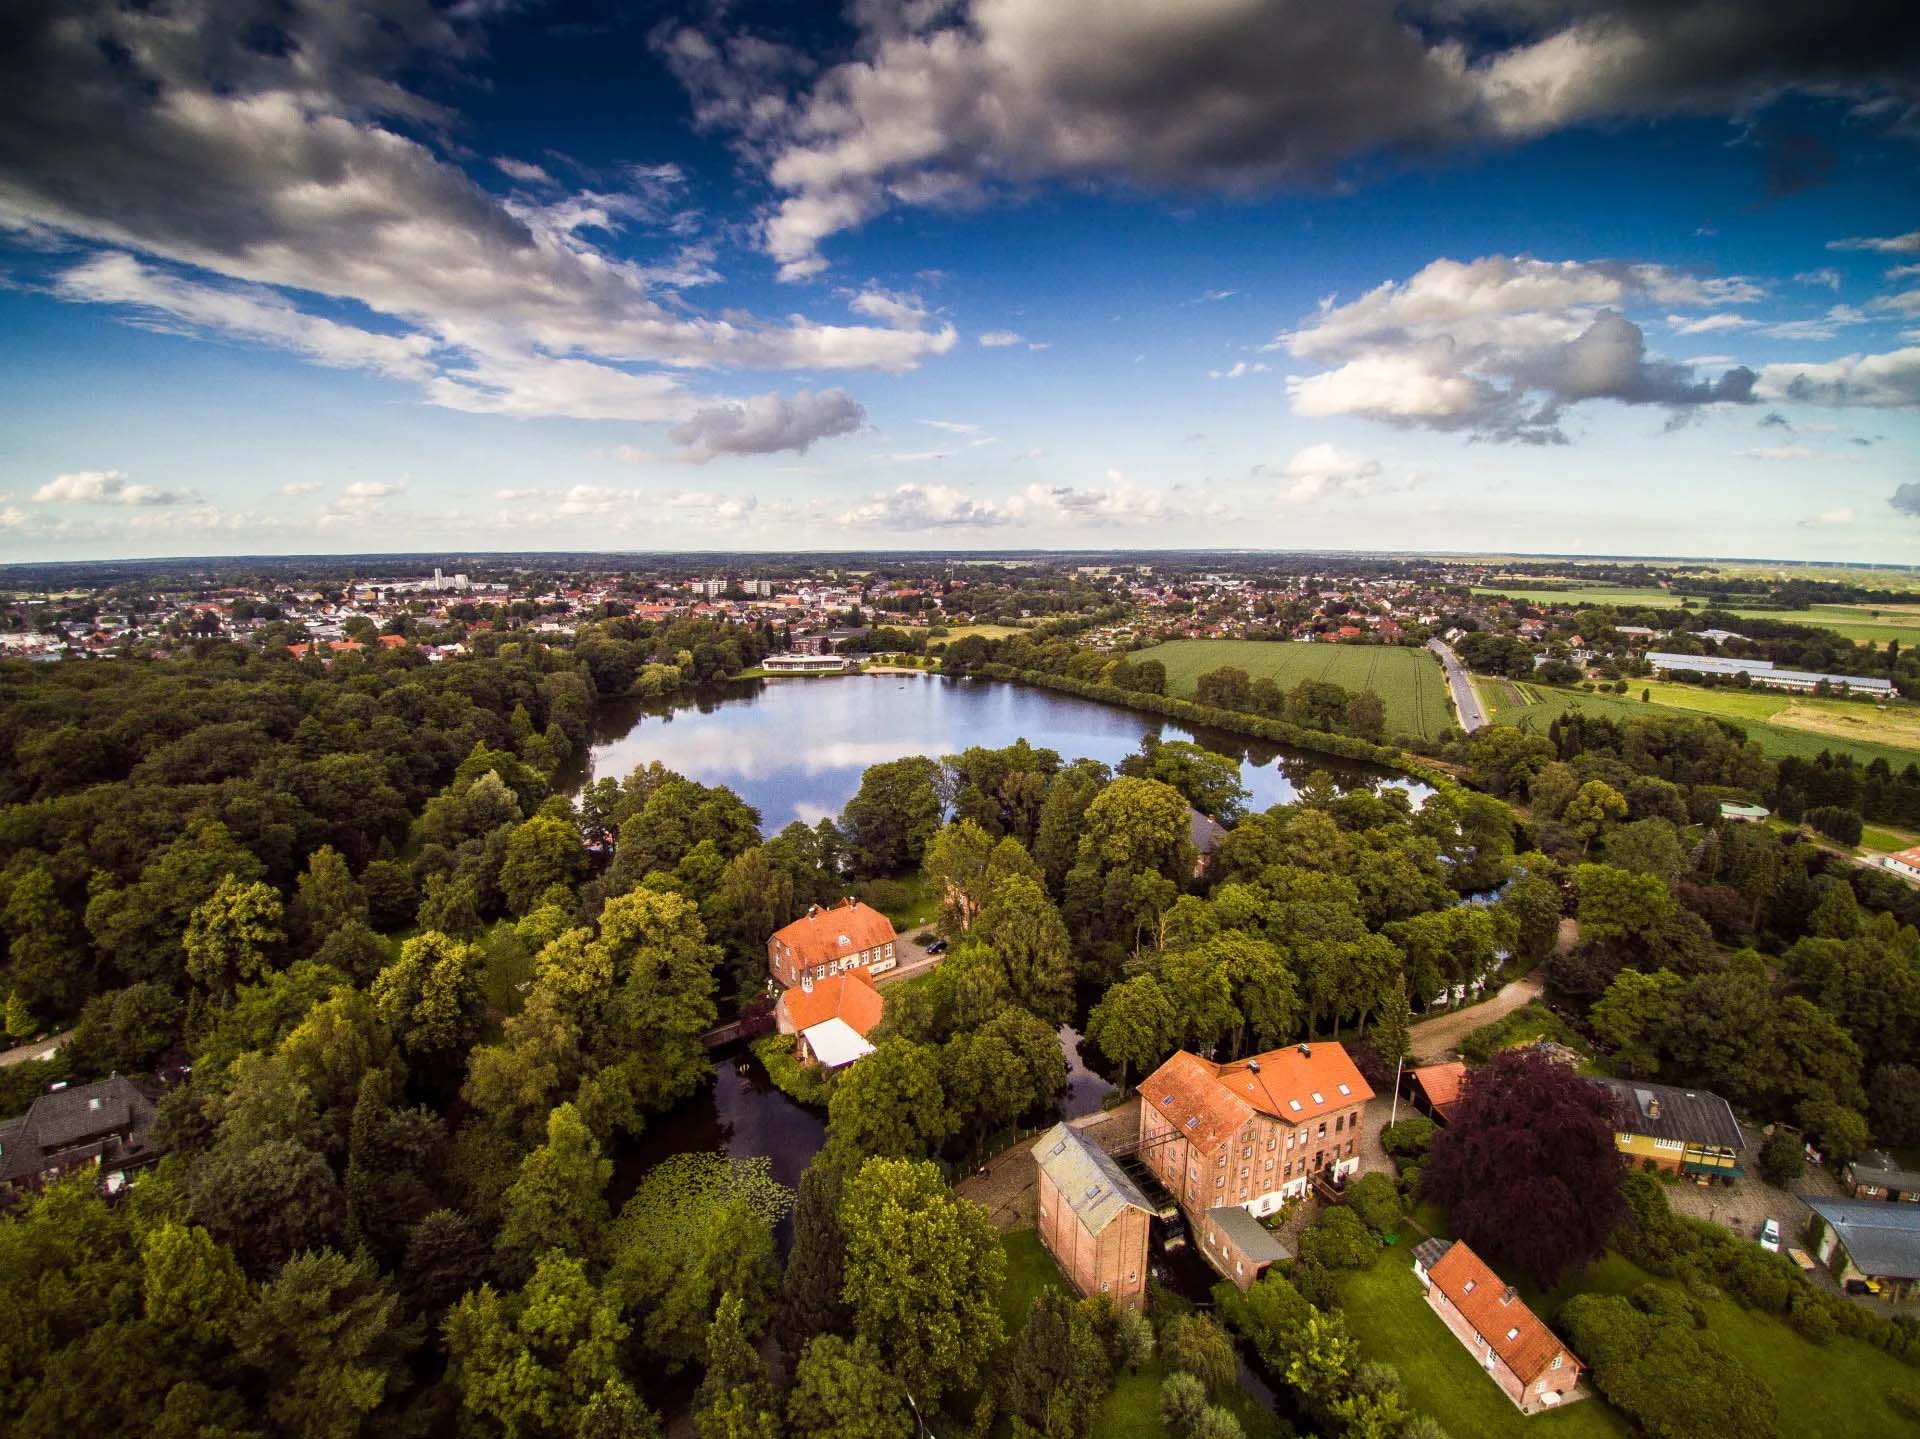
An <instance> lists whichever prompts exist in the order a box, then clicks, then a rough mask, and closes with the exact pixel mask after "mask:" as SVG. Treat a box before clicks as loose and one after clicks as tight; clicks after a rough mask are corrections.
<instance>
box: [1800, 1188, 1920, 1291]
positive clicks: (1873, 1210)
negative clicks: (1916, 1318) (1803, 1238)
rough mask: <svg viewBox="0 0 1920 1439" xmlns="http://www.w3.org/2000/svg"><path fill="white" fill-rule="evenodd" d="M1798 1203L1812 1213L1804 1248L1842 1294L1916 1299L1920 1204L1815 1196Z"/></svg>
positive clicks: (1919, 1275)
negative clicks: (1831, 1273) (1831, 1274)
mask: <svg viewBox="0 0 1920 1439" xmlns="http://www.w3.org/2000/svg"><path fill="white" fill-rule="evenodd" d="M1800 1198H1801V1199H1802V1200H1804V1201H1805V1202H1806V1206H1807V1208H1809V1209H1811V1210H1812V1211H1813V1218H1812V1219H1811V1220H1810V1221H1808V1224H1807V1240H1808V1244H1809V1247H1811V1248H1812V1250H1813V1253H1814V1257H1815V1258H1817V1259H1818V1260H1819V1261H1820V1262H1821V1263H1822V1264H1824V1265H1826V1266H1827V1268H1828V1269H1830V1270H1831V1271H1833V1276H1834V1278H1836V1279H1838V1280H1839V1281H1840V1287H1841V1288H1842V1289H1844V1290H1846V1291H1847V1293H1849V1294H1859V1293H1862V1292H1868V1293H1874V1294H1878V1295H1880V1296H1881V1297H1883V1298H1886V1299H1912V1298H1915V1297H1916V1296H1920V1204H1888V1203H1886V1202H1885V1201H1884V1200H1880V1199H1828V1198H1826V1197H1825V1196H1823V1195H1818V1194H1803V1195H1801V1196H1800Z"/></svg>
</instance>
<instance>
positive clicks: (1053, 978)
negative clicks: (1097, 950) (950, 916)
mask: <svg viewBox="0 0 1920 1439" xmlns="http://www.w3.org/2000/svg"><path fill="white" fill-rule="evenodd" d="M1003 843H1010V841H1003ZM991 895H992V897H991V898H990V899H988V901H987V902H986V904H985V905H984V906H983V907H982V908H981V910H980V917H979V924H978V928H977V934H978V937H979V938H980V940H981V942H982V943H984V944H986V945H987V946H988V947H989V948H991V949H992V950H993V952H994V954H995V955H997V956H998V957H999V960H1000V963H1001V966H1002V967H1003V969H1004V970H1005V973H1006V976H1007V988H1008V990H1009V991H1010V992H1011V994H1012V996H1013V1000H1014V1003H1016V1004H1018V1005H1020V1006H1022V1007H1023V1008H1025V1009H1028V1010H1031V1011H1032V1012H1033V1013H1034V1014H1037V1015H1039V1016H1040V1018H1042V1019H1044V1020H1047V1021H1048V1022H1050V1023H1052V1024H1056V1025H1057V1024H1064V1023H1065V1022H1066V1021H1067V1020H1068V1019H1069V1018H1070V1017H1071V1016H1072V1013H1073V952H1072V942H1071V941H1070V940H1069V938H1068V936H1067V926H1066V922H1065V921H1064V920H1062V919H1061V917H1060V911H1059V910H1058V909H1056V908H1054V905H1053V901H1052V900H1050V899H1048V898H1047V892H1046V890H1045V889H1043V888H1042V887H1041V886H1040V884H1039V882H1038V881H1037V880H1036V879H1034V878H1030V877H1028V876H1027V875H1024V874H1011V875H1004V876H1002V877H1000V878H999V879H998V880H997V881H996V882H995V883H994V887H993V889H992V891H991Z"/></svg>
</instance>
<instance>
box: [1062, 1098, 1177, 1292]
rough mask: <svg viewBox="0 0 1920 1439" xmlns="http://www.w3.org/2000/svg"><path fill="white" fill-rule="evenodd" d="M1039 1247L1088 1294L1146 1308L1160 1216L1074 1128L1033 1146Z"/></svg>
mask: <svg viewBox="0 0 1920 1439" xmlns="http://www.w3.org/2000/svg"><path fill="white" fill-rule="evenodd" d="M1033 1160H1034V1163H1035V1164H1036V1165H1037V1166H1038V1167H1039V1176H1038V1184H1039V1215H1038V1217H1039V1228H1040V1242H1041V1243H1042V1244H1044V1245H1046V1246H1047V1252H1048V1253H1050V1254H1051V1255H1053V1257H1054V1258H1055V1259H1056V1260H1057V1261H1058V1262H1059V1264H1060V1268H1061V1269H1062V1270H1063V1271H1065V1273H1066V1275H1067V1277H1068V1278H1069V1279H1071V1280H1072V1281H1073V1283H1074V1287H1075V1288H1077V1289H1078V1290H1079V1291H1080V1292H1081V1293H1082V1294H1086V1295H1094V1294H1105V1295H1106V1296H1107V1297H1108V1298H1110V1299H1112V1300H1113V1302H1114V1303H1115V1304H1116V1305H1119V1306H1121V1307H1123V1308H1127V1309H1144V1308H1146V1304H1147V1227H1148V1225H1149V1223H1150V1222H1151V1221H1152V1217H1153V1210H1152V1207H1151V1206H1150V1205H1149V1204H1148V1202H1147V1198H1146V1196H1145V1195H1143V1194H1142V1193H1141V1192H1140V1190H1139V1188H1138V1187H1137V1186H1136V1185H1135V1184H1134V1182H1133V1181H1132V1180H1131V1179H1129V1178H1127V1176H1126V1175H1125V1174H1124V1173H1122V1172H1121V1169H1120V1166H1119V1165H1118V1164H1116V1163H1114V1160H1113V1156H1112V1155H1110V1154H1108V1153H1107V1152H1106V1151H1105V1150H1104V1149H1102V1148H1101V1147H1100V1146H1099V1145H1097V1144H1095V1143H1094V1142H1093V1141H1092V1140H1090V1139H1088V1138H1087V1137H1086V1136H1085V1135H1083V1134H1082V1133H1081V1132H1080V1131H1079V1130H1077V1129H1075V1128H1074V1127H1073V1126H1072V1125H1070V1124H1056V1125H1054V1126H1053V1128H1052V1129H1049V1130H1048V1131H1047V1132H1046V1133H1045V1134H1043V1135H1041V1136H1040V1139H1039V1142H1038V1143H1036V1144H1035V1145H1034V1146H1033Z"/></svg>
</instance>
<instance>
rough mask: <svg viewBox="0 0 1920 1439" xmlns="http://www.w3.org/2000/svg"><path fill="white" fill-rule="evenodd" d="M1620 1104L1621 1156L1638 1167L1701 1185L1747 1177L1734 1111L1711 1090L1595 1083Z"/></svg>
mask: <svg viewBox="0 0 1920 1439" xmlns="http://www.w3.org/2000/svg"><path fill="white" fill-rule="evenodd" d="M1594 1083H1596V1084H1599V1085H1603V1086H1605V1087H1606V1088H1607V1089H1609V1090H1611V1091H1612V1092H1613V1093H1614V1095H1615V1096H1616V1097H1618V1098H1619V1099H1620V1101H1621V1104H1622V1107H1623V1109H1624V1111H1625V1120H1626V1127H1625V1128H1624V1129H1621V1130H1618V1131H1616V1133H1615V1134H1614V1141H1615V1143H1616V1144H1617V1145H1618V1146H1619V1149H1620V1152H1621V1153H1622V1154H1623V1155H1625V1156H1626V1157H1627V1158H1628V1159H1630V1160H1633V1161H1635V1162H1644V1161H1647V1160H1651V1161H1652V1162H1653V1163H1654V1164H1655V1165H1656V1166H1658V1167H1659V1168H1661V1169H1664V1170H1666V1171H1667V1172H1668V1173H1670V1174H1685V1175H1688V1176H1690V1177H1692V1178H1695V1179H1699V1180H1702V1181H1705V1180H1708V1179H1738V1178H1739V1177H1740V1176H1741V1175H1743V1174H1745V1173H1746V1170H1745V1169H1743V1168H1742V1167H1741V1164H1740V1151H1741V1150H1742V1149H1744V1148H1746V1142H1747V1141H1746V1136H1745V1135H1743V1134H1742V1133H1741V1132H1740V1124H1739V1121H1738V1120H1736V1119H1735V1118H1734V1117H1733V1107H1732V1106H1731V1105H1729V1104H1728V1103H1727V1101H1726V1100H1724V1099H1722V1098H1721V1097H1720V1096H1719V1095H1717V1094H1715V1093H1713V1092H1712V1091H1711V1090H1707V1089H1676V1088H1674V1087H1673V1086H1671V1085H1666V1084H1649V1083H1647V1082H1646V1081H1644V1080H1628V1079H1596V1080H1595V1081H1594Z"/></svg>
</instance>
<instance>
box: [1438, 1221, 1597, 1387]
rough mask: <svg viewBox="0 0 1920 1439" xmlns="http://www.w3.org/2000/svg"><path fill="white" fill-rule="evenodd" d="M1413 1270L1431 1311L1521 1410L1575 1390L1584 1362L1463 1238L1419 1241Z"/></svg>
mask: <svg viewBox="0 0 1920 1439" xmlns="http://www.w3.org/2000/svg"><path fill="white" fill-rule="evenodd" d="M1413 1273H1414V1277H1415V1278H1417V1279H1418V1280H1419V1281H1420V1283H1421V1284H1422V1285H1423V1286H1424V1287H1425V1288H1426V1291H1427V1303H1428V1305H1429V1306H1430V1307H1431V1308H1432V1309H1433V1312H1434V1313H1435V1314H1437V1315H1439V1316H1440V1318H1441V1319H1442V1320H1443V1321H1444V1322H1445V1324H1446V1326H1447V1328H1449V1329H1451V1330H1452V1331H1453V1337H1454V1338H1456V1339H1458V1340H1459V1341H1460V1343H1461V1344H1462V1345H1463V1346H1465V1348H1466V1351H1467V1352H1468V1353H1469V1354H1471V1355H1472V1356H1473V1358H1474V1362H1475V1363H1477V1364H1479V1366H1480V1367H1481V1368H1482V1369H1484V1370H1486V1372H1487V1377H1488V1378H1489V1379H1491V1380H1492V1381H1493V1382H1494V1383H1495V1384H1497V1385H1499V1386H1500V1392H1501V1393H1502V1394H1505V1395H1506V1396H1507V1398H1509V1399H1511V1400H1512V1401H1513V1402H1514V1404H1515V1405H1516V1406H1517V1407H1518V1408H1519V1410H1520V1412H1521V1413H1522V1414H1537V1413H1539V1412H1540V1411H1541V1410H1543V1409H1553V1408H1556V1407H1558V1406H1559V1405H1561V1404H1563V1403H1565V1402H1566V1401H1567V1400H1568V1398H1569V1397H1570V1396H1572V1397H1578V1396H1575V1395H1574V1391H1575V1389H1576V1388H1577V1387H1578V1386H1579V1383H1580V1373H1581V1371H1582V1370H1583V1369H1584V1368H1585V1367H1586V1366H1585V1365H1583V1364H1582V1363H1581V1362H1580V1361H1579V1360H1578V1359H1576V1358H1574V1356H1573V1353H1572V1351H1570V1350H1569V1349H1568V1348H1567V1346H1566V1345H1564V1344H1562V1343H1561V1342H1560V1340H1559V1338H1558V1336H1556V1335H1555V1334H1554V1332H1553V1331H1552V1330H1551V1329H1549V1328H1547V1326H1546V1325H1545V1324H1544V1323H1542V1322H1541V1320H1540V1317H1539V1315H1537V1314H1535V1313H1534V1312H1533V1311H1532V1310H1531V1309H1529V1308H1527V1306H1526V1303H1525V1301H1524V1300H1522V1299H1521V1298H1520V1296H1519V1295H1518V1294H1517V1293H1515V1292H1514V1288H1513V1286H1512V1285H1511V1284H1507V1283H1504V1282H1502V1280H1501V1278H1500V1276H1499V1275H1498V1274H1495V1273H1494V1272H1493V1270H1491V1269H1489V1268H1488V1267H1487V1264H1486V1261H1485V1260H1483V1259H1482V1258H1481V1257H1480V1256H1479V1255H1477V1254H1475V1253H1474V1252H1473V1251H1472V1250H1471V1249H1469V1248H1467V1246H1466V1245H1465V1244H1462V1243H1461V1242H1460V1241H1459V1240H1457V1239H1427V1240H1422V1241H1421V1242H1420V1244H1418V1245H1417V1246H1415V1248H1414V1251H1413Z"/></svg>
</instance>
